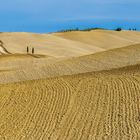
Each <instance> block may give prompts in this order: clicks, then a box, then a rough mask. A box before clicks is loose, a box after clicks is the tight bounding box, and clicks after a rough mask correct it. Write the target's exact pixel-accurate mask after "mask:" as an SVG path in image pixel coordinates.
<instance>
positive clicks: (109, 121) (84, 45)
mask: <svg viewBox="0 0 140 140" xmlns="http://www.w3.org/2000/svg"><path fill="white" fill-rule="evenodd" d="M139 36H140V33H139V32H129V31H122V32H113V31H103V30H97V31H91V32H70V33H54V34H49V35H45V34H44V35H39V34H37V35H36V34H31V33H29V34H28V33H1V34H0V38H1V39H2V40H3V42H4V44H3V47H4V48H5V49H4V50H7V52H10V53H8V54H6V53H5V54H3V53H2V52H0V54H1V55H0V140H139V139H140V44H139V43H140V39H139V38H140V37H139ZM15 38H16V40H18V41H17V44H16V40H15ZM17 38H18V39H17ZM29 41H30V44H31V45H36V46H37V47H38V48H39V47H40V50H39V51H37V53H35V54H34V55H31V54H25V52H24V50H26V47H27V46H26V45H25V44H26V43H27V42H29ZM109 41H110V42H109ZM25 42H26V43H25ZM48 44H49V45H50V44H51V45H53V47H51V46H49V47H48V48H46V45H48ZM58 46H60V48H61V49H60V48H59V49H58ZM58 50H59V51H58Z"/></svg>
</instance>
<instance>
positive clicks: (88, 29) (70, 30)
mask: <svg viewBox="0 0 140 140" xmlns="http://www.w3.org/2000/svg"><path fill="white" fill-rule="evenodd" d="M99 29H101V30H106V29H105V28H97V27H96V28H86V29H79V28H72V29H64V30H60V31H58V32H72V31H92V30H99ZM122 30H123V28H121V27H118V28H116V29H114V31H122ZM128 30H129V31H137V29H136V28H129V29H128Z"/></svg>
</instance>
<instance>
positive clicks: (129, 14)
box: [0, 0, 140, 33]
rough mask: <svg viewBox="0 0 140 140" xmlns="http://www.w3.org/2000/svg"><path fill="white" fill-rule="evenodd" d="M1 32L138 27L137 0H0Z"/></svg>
mask: <svg viewBox="0 0 140 140" xmlns="http://www.w3.org/2000/svg"><path fill="white" fill-rule="evenodd" d="M0 3H1V4H0V31H1V32H37V33H47V32H55V31H60V30H62V29H70V28H77V27H78V28H80V29H84V28H91V27H100V28H107V29H115V28H117V27H122V28H124V29H128V28H137V29H140V14H139V13H140V0H0Z"/></svg>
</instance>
